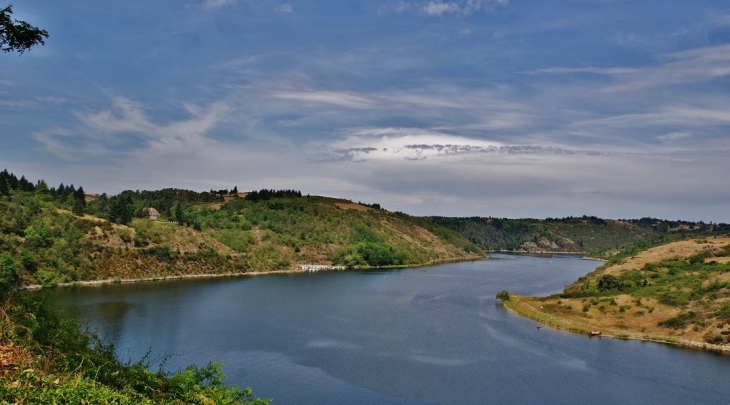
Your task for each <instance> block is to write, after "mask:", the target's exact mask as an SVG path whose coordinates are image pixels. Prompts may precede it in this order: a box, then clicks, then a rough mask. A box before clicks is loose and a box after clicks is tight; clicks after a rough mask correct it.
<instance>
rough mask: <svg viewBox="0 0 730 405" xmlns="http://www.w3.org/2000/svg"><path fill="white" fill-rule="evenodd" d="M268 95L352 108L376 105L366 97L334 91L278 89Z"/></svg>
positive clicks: (365, 107) (373, 106)
mask: <svg viewBox="0 0 730 405" xmlns="http://www.w3.org/2000/svg"><path fill="white" fill-rule="evenodd" d="M269 97H271V98H276V99H282V100H292V101H302V102H305V103H314V104H330V105H336V106H339V107H346V108H353V109H367V108H375V107H376V106H377V103H375V101H374V100H371V99H369V98H367V97H363V96H359V95H355V94H350V93H345V92H336V91H321V90H280V91H274V92H271V93H270V94H269Z"/></svg>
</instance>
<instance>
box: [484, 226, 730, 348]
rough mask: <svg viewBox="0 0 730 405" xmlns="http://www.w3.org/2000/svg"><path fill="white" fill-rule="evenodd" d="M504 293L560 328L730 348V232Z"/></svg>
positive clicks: (515, 307) (511, 303)
mask: <svg viewBox="0 0 730 405" xmlns="http://www.w3.org/2000/svg"><path fill="white" fill-rule="evenodd" d="M498 298H502V301H503V304H504V305H505V307H506V308H508V309H510V310H512V311H514V312H516V313H517V314H520V315H522V316H526V317H528V318H532V319H534V320H536V321H539V322H542V323H545V324H548V325H550V326H554V327H556V328H559V329H565V330H569V331H572V332H577V333H582V334H586V335H589V336H596V335H599V334H600V336H610V337H615V338H620V339H637V340H645V341H655V342H663V343H669V344H673V345H678V346H685V347H692V348H699V349H707V350H715V351H719V352H723V353H728V354H730V237H729V236H727V235H715V236H709V237H703V238H690V239H683V240H677V241H672V242H669V243H665V244H662V245H660V246H656V247H653V248H650V249H647V250H643V251H639V252H635V253H630V254H624V255H617V256H616V257H614V258H613V259H611V260H609V261H608V262H607V263H606V264H604V265H603V266H601V267H599V268H598V269H596V270H595V271H594V272H592V273H590V274H588V275H587V276H585V277H581V278H579V279H578V280H577V281H576V282H574V283H573V284H571V285H569V286H568V287H566V288H565V290H564V291H563V292H562V293H561V294H556V295H552V296H548V297H527V296H520V295H515V294H504V293H500V296H499V297H498Z"/></svg>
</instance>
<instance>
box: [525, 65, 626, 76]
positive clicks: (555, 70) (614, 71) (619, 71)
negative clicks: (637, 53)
mask: <svg viewBox="0 0 730 405" xmlns="http://www.w3.org/2000/svg"><path fill="white" fill-rule="evenodd" d="M639 70H640V69H635V68H621V67H614V68H602V67H596V66H586V67H579V68H567V67H552V68H546V69H537V70H532V71H529V72H525V73H527V74H531V75H537V74H560V75H562V74H573V73H594V74H598V75H609V76H619V75H625V74H629V73H635V72H637V71H639Z"/></svg>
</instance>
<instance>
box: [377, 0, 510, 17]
mask: <svg viewBox="0 0 730 405" xmlns="http://www.w3.org/2000/svg"><path fill="white" fill-rule="evenodd" d="M508 4H509V0H453V1H442V0H436V1H433V0H431V1H399V2H396V3H394V4H388V5H386V6H384V7H381V9H380V12H381V13H383V12H395V13H402V12H406V11H411V12H416V13H420V14H424V15H427V16H431V17H440V16H444V15H463V16H467V15H471V14H474V13H478V12H481V11H488V10H492V9H494V7H496V6H506V5H508Z"/></svg>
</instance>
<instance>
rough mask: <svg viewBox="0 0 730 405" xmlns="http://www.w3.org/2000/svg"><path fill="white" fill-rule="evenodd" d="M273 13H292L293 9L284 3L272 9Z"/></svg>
mask: <svg viewBox="0 0 730 405" xmlns="http://www.w3.org/2000/svg"><path fill="white" fill-rule="evenodd" d="M274 11H278V12H280V13H293V12H294V7H292V5H291V4H289V3H285V4H280V5H278V6H276V7H274Z"/></svg>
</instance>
